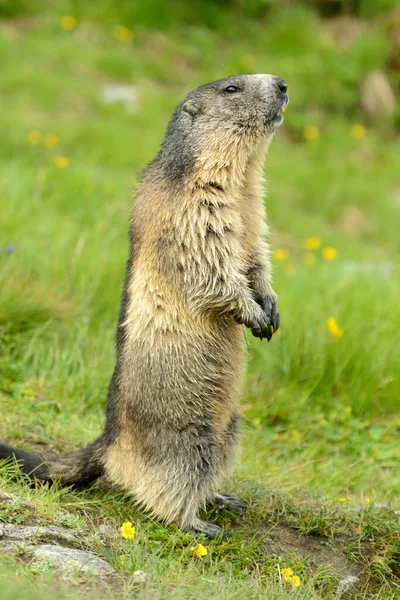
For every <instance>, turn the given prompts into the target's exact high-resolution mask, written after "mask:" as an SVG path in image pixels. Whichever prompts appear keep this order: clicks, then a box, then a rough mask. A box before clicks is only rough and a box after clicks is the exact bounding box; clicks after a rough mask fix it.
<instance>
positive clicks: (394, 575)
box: [0, 1, 400, 600]
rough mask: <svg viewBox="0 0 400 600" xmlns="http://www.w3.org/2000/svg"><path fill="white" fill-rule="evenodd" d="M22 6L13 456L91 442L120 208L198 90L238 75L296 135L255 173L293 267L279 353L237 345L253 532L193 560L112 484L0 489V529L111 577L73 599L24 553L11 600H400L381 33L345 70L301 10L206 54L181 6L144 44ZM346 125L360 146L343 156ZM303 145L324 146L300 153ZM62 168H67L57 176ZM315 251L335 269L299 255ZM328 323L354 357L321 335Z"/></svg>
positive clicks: (16, 124) (230, 18) (203, 33)
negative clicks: (285, 89) (94, 565)
mask: <svg viewBox="0 0 400 600" xmlns="http://www.w3.org/2000/svg"><path fill="white" fill-rule="evenodd" d="M27 5H29V3H24V2H22V1H21V2H20V3H19V6H20V7H21V11H22V13H21V14H17V15H15V16H14V17H13V18H11V19H8V20H3V21H0V67H1V73H2V94H1V96H0V126H1V131H2V144H1V146H0V191H1V198H2V202H1V224H2V227H1V233H0V236H1V237H0V248H1V247H3V246H5V245H6V244H12V245H13V246H14V252H13V253H11V254H7V253H5V252H2V253H1V254H0V290H1V296H0V403H1V420H0V436H1V437H2V438H6V439H7V440H8V441H10V442H11V443H14V444H16V445H20V446H23V447H26V448H34V449H36V450H37V448H38V445H42V446H45V447H50V448H53V449H55V450H56V451H59V452H65V451H69V450H72V449H75V448H79V447H81V446H82V445H84V444H85V443H86V442H88V441H89V440H91V439H94V438H95V436H97V435H98V434H99V433H100V431H101V428H102V424H103V419H104V407H105V396H106V389H107V384H108V380H109V378H110V375H111V372H112V368H113V360H114V346H113V343H114V330H115V323H116V318H117V314H118V309H119V296H120V291H121V287H122V281H123V275H124V266H125V261H126V258H127V251H128V243H127V230H128V205H129V197H130V189H131V187H132V186H133V185H134V184H135V181H136V178H137V175H138V173H139V171H140V170H141V168H143V166H144V165H145V164H146V162H147V161H148V160H149V159H151V158H152V157H153V156H154V154H155V153H156V151H157V148H158V146H159V144H160V141H161V138H162V135H163V132H164V129H165V127H166V124H167V121H168V118H169V115H170V113H171V111H172V109H173V108H174V106H175V105H176V104H177V103H178V102H179V101H180V100H181V99H182V97H183V96H184V95H185V94H186V93H187V92H188V91H189V90H190V89H192V88H194V87H196V86H197V85H199V84H201V83H204V82H207V81H211V80H213V79H215V78H218V77H221V76H225V75H227V74H231V73H236V72H243V71H245V72H246V71H253V72H273V73H275V74H279V75H281V76H284V77H285V78H286V79H287V81H288V82H289V86H290V88H289V91H290V95H291V103H290V106H289V109H288V111H287V113H286V115H287V117H286V125H285V127H284V129H282V131H280V132H279V135H278V136H277V139H276V140H275V141H274V143H273V145H272V147H271V150H270V153H269V156H268V159H267V166H266V176H267V180H268V199H267V207H268V214H269V220H270V223H271V227H272V235H271V243H272V245H273V248H275V249H276V248H281V249H286V250H287V251H288V257H287V258H286V259H285V260H283V261H278V260H275V263H276V268H275V289H276V291H277V292H278V294H279V296H280V307H281V313H282V327H281V331H280V334H279V335H278V336H276V337H275V338H274V339H273V341H272V343H271V344H269V345H267V344H266V343H265V342H264V343H260V342H259V341H257V340H255V339H250V338H249V339H248V342H249V351H250V352H249V366H248V372H247V377H246V380H245V382H244V385H243V402H242V404H243V414H244V425H243V450H242V455H241V459H240V463H239V465H238V468H237V471H236V473H235V478H234V480H233V481H231V482H230V483H229V485H228V488H229V489H230V490H231V491H232V492H234V493H235V494H239V495H242V496H243V497H245V498H246V499H247V500H249V501H250V509H249V514H248V515H247V516H246V517H241V518H239V519H238V518H235V517H234V516H233V515H230V514H228V513H224V514H222V515H217V514H213V515H211V516H210V518H212V519H214V518H215V519H216V520H217V521H218V522H220V523H221V522H222V524H223V525H224V526H226V527H228V528H229V529H231V531H232V532H233V535H232V537H231V538H230V539H229V540H227V541H221V540H217V541H215V542H210V543H209V542H205V541H204V540H203V543H205V544H206V545H207V548H208V550H209V553H208V555H207V556H206V557H204V558H203V559H200V558H198V557H196V556H194V555H193V552H192V551H191V547H192V545H193V541H192V540H191V539H190V538H189V537H188V536H186V535H184V534H182V533H180V532H178V531H177V530H176V528H175V527H172V526H170V527H165V526H163V525H161V524H159V523H156V522H154V521H153V520H152V519H150V518H149V517H148V516H146V515H144V514H143V513H142V512H141V511H140V510H139V509H138V508H137V507H135V506H134V504H133V503H132V502H131V501H130V500H129V499H128V498H126V497H124V496H123V495H122V493H120V492H118V491H116V490H111V489H110V488H108V487H107V486H106V485H105V484H104V483H100V484H97V485H96V486H94V488H93V489H92V490H89V491H87V492H84V493H76V492H75V493H74V492H72V491H70V490H59V489H57V488H53V489H51V490H49V489H47V488H46V487H39V488H37V489H31V488H29V486H27V484H26V483H25V482H24V481H20V480H18V481H15V480H14V479H12V477H10V473H9V469H8V468H4V469H3V470H2V471H1V475H0V481H1V489H2V492H3V494H4V497H3V496H1V497H0V519H1V520H2V521H5V522H17V523H26V524H29V523H43V524H58V525H61V526H64V527H69V528H71V529H73V530H75V531H76V532H78V533H79V536H80V539H81V545H82V548H88V549H92V550H93V551H94V552H96V553H97V554H98V555H99V556H102V557H104V558H106V560H109V561H110V562H111V564H113V566H114V567H116V568H117V570H118V573H117V575H116V576H115V578H113V579H112V581H110V582H108V583H107V582H100V581H95V580H93V579H90V578H89V579H88V580H86V579H85V580H81V579H77V580H75V581H72V582H69V583H67V582H64V583H62V584H60V583H59V581H57V578H56V576H55V575H54V573H53V572H52V570H51V569H49V568H48V567H46V565H43V566H42V567H38V566H33V565H32V564H31V563H30V560H29V553H28V554H26V553H24V551H23V549H22V550H21V553H20V555H19V557H18V558H17V560H16V559H14V558H10V557H6V558H2V559H1V565H2V569H1V571H0V585H1V586H2V588H3V587H4V588H5V586H6V588H5V589H6V591H4V593H3V592H2V593H3V596H2V597H4V598H7V599H8V598H10V599H11V598H17V597H21V596H23V597H26V598H31V599H32V600H33V599H36V598H39V597H43V595H44V594H50V595H52V597H56V598H60V599H61V598H67V597H70V598H71V597H72V598H75V597H76V598H78V597H80V596H84V597H88V598H92V599H94V598H98V597H99V596H102V597H103V596H104V597H109V598H124V597H129V596H130V595H132V594H133V593H134V592H135V590H136V589H137V588H135V587H133V588H132V583H131V581H130V579H129V573H131V572H133V571H134V570H136V569H142V570H144V571H146V572H147V573H148V583H147V584H146V586H145V588H144V590H142V595H141V597H143V598H147V597H148V598H154V597H155V596H154V594H155V593H158V594H159V597H163V598H171V599H174V600H175V599H176V600H178V599H180V598H182V599H183V598H185V600H186V599H188V598H193V599H194V598H196V599H197V598H200V597H203V596H210V595H213V596H214V597H216V598H218V599H219V598H221V599H222V600H225V599H226V600H228V599H233V598H244V597H246V598H250V599H253V598H254V599H256V598H257V599H258V598H268V599H269V600H273V599H275V598H276V599H279V600H280V599H285V598H290V597H293V596H294V595H296V597H297V598H298V599H302V600H303V599H304V600H310V599H312V600H320V599H321V600H322V599H324V600H330V599H334V598H338V597H340V593H339V591H338V581H339V580H340V579H341V577H343V576H344V575H343V573H345V574H346V573H347V574H348V573H349V572H352V573H353V574H354V573H355V574H356V575H357V576H358V577H359V583H358V585H357V586H356V588H355V589H354V590H353V591H352V592H349V593H347V596H346V595H343V594H342V597H345V598H347V597H351V598H355V599H359V600H361V599H367V598H371V599H372V598H374V599H375V598H376V599H380V600H394V599H395V598H396V597H398V595H399V593H400V583H399V566H398V561H399V556H400V547H399V539H400V531H399V524H398V516H397V515H396V514H395V513H394V512H393V511H391V510H388V509H377V508H375V507H374V505H375V504H379V503H380V504H382V503H384V504H388V505H391V506H393V507H394V508H396V507H397V508H398V499H399V492H400V480H399V477H398V464H399V459H400V449H399V443H398V439H399V428H400V415H399V410H398V408H399V407H398V401H399V397H400V338H399V335H398V332H399V328H400V310H399V300H398V299H399V296H400V276H399V259H398V256H399V249H400V237H399V234H398V230H399V227H398V223H399V210H400V209H399V206H400V204H399V193H400V182H399V175H398V143H399V131H398V129H397V128H396V127H397V124H398V122H399V112H398V109H397V112H396V114H395V115H394V116H393V118H392V119H391V120H390V119H389V120H386V121H382V122H380V123H379V124H376V125H375V126H374V127H372V126H371V125H370V124H369V123H366V122H364V120H363V116H362V114H361V113H360V112H359V110H358V104H357V101H358V92H359V86H360V81H361V80H362V78H363V76H364V75H365V74H366V73H367V72H368V71H370V70H371V69H373V68H380V69H382V68H384V61H385V57H386V55H387V52H388V43H389V42H388V39H387V36H386V35H385V33H384V25H383V23H381V20H379V19H376V20H374V22H369V23H367V24H366V27H367V34H365V35H362V36H355V38H354V40H353V43H352V44H351V45H350V46H349V47H348V48H347V49H344V48H342V47H340V45H339V44H338V43H337V40H336V38H335V33H334V32H335V28H334V27H333V25H332V22H331V21H320V20H317V17H316V16H315V14H314V13H313V12H311V11H309V10H306V9H304V8H301V7H299V6H297V5H294V6H292V7H290V10H289V9H284V8H276V9H274V13H273V15H274V16H273V18H271V17H268V18H267V19H266V20H265V22H264V21H262V22H261V21H256V20H250V19H243V17H241V18H240V19H239V18H238V14H237V12H235V11H234V12H233V13H232V14H231V15H230V14H229V13H228V12H227V11H224V12H219V13H218V19H220V21H218V23H217V25H218V26H215V28H216V30H214V31H213V30H212V29H208V28H206V27H205V25H202V24H201V23H199V22H196V23H191V22H190V19H189V18H186V17H184V15H185V14H186V13H185V10H186V9H184V8H182V6H183V5H182V6H181V8H180V9H179V10H180V11H181V12H179V11H178V12H179V18H180V19H181V20H180V21H179V19H177V21H178V22H177V23H168V30H166V31H164V32H161V31H157V30H156V29H154V24H152V23H149V22H147V21H146V19H145V14H144V13H143V14H142V13H140V14H142V17H140V18H139V17H138V20H137V23H138V24H137V26H135V20H134V17H135V15H134V13H131V12H129V10H128V8H127V6H128V5H125V4H123V5H121V10H120V11H119V12H118V11H116V9H114V8H113V5H112V4H111V3H110V4H109V3H106V2H102V3H96V8H95V4H94V3H85V4H76V5H75V4H73V3H69V2H63V1H60V2H57V3H55V4H54V6H53V7H52V8H51V7H50V5H47V4H38V6H41V7H42V10H38V8H37V6H36V7H35V8H33V5H32V6H30V5H29V6H28V8H29V10H28V8H27ZM124 10H125V12H124ZM235 10H236V9H235ZM24 11H25V12H24ZM64 14H75V15H76V16H77V17H78V26H77V28H76V29H75V30H74V31H72V32H65V31H62V30H61V28H60V26H59V19H60V17H61V16H62V15H64ZM177 14H178V13H177ZM143 15H144V16H143ZM120 23H124V24H126V25H128V26H129V27H133V28H134V33H135V37H134V39H133V41H127V42H120V41H118V40H116V39H115V38H114V36H113V28H114V26H115V25H118V24H120ZM208 24H209V23H208ZM214 25H215V23H214ZM113 84H127V85H133V86H134V87H135V90H136V95H137V106H136V107H135V108H134V110H133V111H132V112H129V111H127V110H126V109H125V108H124V107H123V106H122V105H104V104H103V103H102V101H101V98H100V91H101V88H102V87H103V86H105V85H113ZM356 123H363V124H364V125H365V127H366V130H367V134H366V136H365V138H364V139H362V140H355V139H353V137H352V136H351V135H350V128H351V126H352V125H354V124H356ZM310 124H312V125H316V126H317V127H318V129H319V137H318V139H317V140H316V141H313V142H311V141H307V140H305V139H304V137H303V128H304V126H306V125H310ZM32 131H38V132H40V133H41V135H42V139H43V136H45V135H46V134H56V135H57V136H58V138H59V143H58V146H57V147H56V148H47V147H46V146H45V144H44V143H43V141H41V142H40V143H39V144H38V145H31V144H29V142H28V141H27V135H28V134H29V132H32ZM56 156H65V157H67V158H68V159H69V164H68V166H67V167H65V168H57V166H56V165H55V164H54V162H53V159H54V158H55V157H56ZM311 236H318V237H319V238H321V240H322V247H326V246H332V247H334V248H335V249H336V250H337V258H336V259H335V260H332V261H327V260H325V259H324V258H323V255H322V252H321V249H317V250H314V251H307V250H306V248H305V245H304V241H305V239H306V238H309V237H311ZM310 253H311V254H314V255H315V257H316V260H315V263H314V264H310V265H309V264H306V262H305V261H306V260H307V259H308V258H307V257H308V255H309V254H310ZM308 260H309V259H308ZM330 317H334V318H335V319H336V320H337V322H338V324H339V327H340V328H341V329H342V331H343V337H340V338H339V337H333V336H332V335H331V334H330V333H329V330H328V327H327V319H328V318H330ZM396 469H397V470H396ZM343 499H345V501H343ZM360 506H362V507H365V509H364V510H363V511H362V512H356V511H352V510H348V509H351V508H357V507H360ZM128 519H129V520H132V521H133V522H134V523H135V525H136V527H137V536H136V539H135V540H134V541H133V542H129V541H126V540H125V541H124V540H123V539H122V538H121V537H119V536H118V535H117V536H116V537H115V538H114V537H112V536H111V537H110V538H109V539H103V538H101V536H100V535H99V533H98V528H99V524H102V523H107V524H109V525H110V526H111V527H112V528H113V529H114V530H115V531H116V532H117V533H118V528H119V526H120V524H121V522H122V521H124V520H128ZM121 556H124V557H125V558H124V565H123V564H122V562H121V559H120V558H119V557H121ZM346 561H349V562H348V563H347V564H346ZM288 566H290V567H291V568H292V569H293V571H295V572H296V573H297V574H298V575H299V576H300V577H301V581H302V583H301V586H300V587H299V588H298V590H297V591H295V590H294V589H293V588H292V587H291V585H290V584H286V583H284V582H283V581H282V579H281V578H280V576H279V568H280V569H282V568H285V567H288ZM32 582H34V586H33V587H32ZM6 584H7V585H6Z"/></svg>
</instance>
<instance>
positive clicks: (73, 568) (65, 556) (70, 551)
mask: <svg viewBox="0 0 400 600" xmlns="http://www.w3.org/2000/svg"><path fill="white" fill-rule="evenodd" d="M33 556H34V558H35V559H36V560H37V561H42V560H45V561H50V562H51V563H53V564H54V566H55V567H56V568H58V569H60V570H61V571H64V572H66V573H69V574H75V573H91V574H92V575H110V574H111V573H114V569H113V568H112V566H111V565H109V564H108V563H107V562H106V561H105V560H103V559H102V558H98V557H97V556H95V555H94V554H93V553H92V552H86V551H84V550H75V549H74V548H64V547H62V546H54V545H52V544H43V545H41V546H38V547H37V548H35V549H34V550H33Z"/></svg>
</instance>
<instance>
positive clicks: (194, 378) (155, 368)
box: [123, 323, 244, 430]
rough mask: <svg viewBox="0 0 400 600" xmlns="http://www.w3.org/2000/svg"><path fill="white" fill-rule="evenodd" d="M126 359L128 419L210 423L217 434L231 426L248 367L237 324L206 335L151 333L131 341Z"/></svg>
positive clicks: (173, 422)
mask: <svg viewBox="0 0 400 600" xmlns="http://www.w3.org/2000/svg"><path fill="white" fill-rule="evenodd" d="M204 333H205V332H204ZM124 354H125V357H124V360H125V361H126V364H125V368H124V369H123V372H124V373H125V377H128V378H129V381H125V382H124V386H123V389H124V396H125V405H126V406H127V407H129V408H128V412H129V413H130V416H129V417H128V418H130V419H133V420H136V419H138V420H142V419H145V420H146V421H148V422H149V423H151V422H152V420H154V419H155V420H157V421H158V420H159V419H162V420H164V421H165V424H166V425H168V424H171V426H172V427H178V428H181V427H185V426H186V424H190V423H196V422H205V420H207V421H212V422H213V424H214V426H215V427H216V428H217V429H219V430H221V429H224V428H225V426H226V425H227V423H228V422H229V421H230V419H231V417H232V414H233V413H234V411H235V409H236V407H237V404H238V400H239V393H240V384H241V378H242V370H243V364H244V337H243V332H242V331H241V329H240V328H239V327H237V325H235V324H233V326H228V327H227V326H226V323H225V324H222V325H221V327H219V326H217V327H216V328H215V329H214V330H213V331H208V332H207V335H204V334H203V335H199V334H197V335H196V334H195V333H194V332H193V331H192V332H190V331H189V332H185V333H183V332H179V331H178V332H172V331H165V332H164V333H162V332H160V330H157V331H148V335H146V336H144V335H143V334H142V336H141V338H140V339H137V338H134V339H132V338H131V340H129V341H128V340H127V342H126V344H125V348H124Z"/></svg>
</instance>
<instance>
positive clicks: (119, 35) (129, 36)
mask: <svg viewBox="0 0 400 600" xmlns="http://www.w3.org/2000/svg"><path fill="white" fill-rule="evenodd" d="M114 37H115V39H116V40H118V41H119V42H129V41H130V40H133V31H132V29H128V28H127V27H125V25H117V26H116V27H114Z"/></svg>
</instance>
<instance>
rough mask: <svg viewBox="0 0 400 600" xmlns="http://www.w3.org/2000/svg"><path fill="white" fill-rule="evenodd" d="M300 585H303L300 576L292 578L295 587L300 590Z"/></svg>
mask: <svg viewBox="0 0 400 600" xmlns="http://www.w3.org/2000/svg"><path fill="white" fill-rule="evenodd" d="M300 583H301V582H300V577H299V576H298V575H293V577H292V585H293V586H294V587H295V588H298V587H299V585H300Z"/></svg>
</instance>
